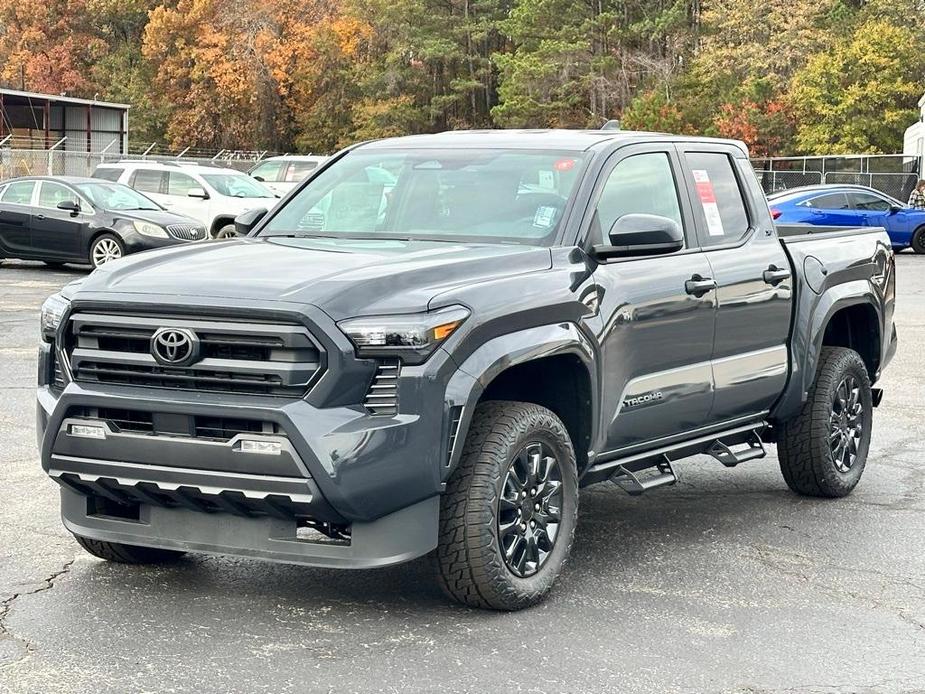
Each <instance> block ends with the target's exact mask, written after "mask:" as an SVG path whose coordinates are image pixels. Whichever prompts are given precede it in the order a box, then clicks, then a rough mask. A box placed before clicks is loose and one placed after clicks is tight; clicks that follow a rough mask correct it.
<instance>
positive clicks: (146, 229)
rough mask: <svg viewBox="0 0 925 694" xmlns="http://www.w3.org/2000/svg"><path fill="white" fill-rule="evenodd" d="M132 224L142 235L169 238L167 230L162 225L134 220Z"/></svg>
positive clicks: (153, 237)
mask: <svg viewBox="0 0 925 694" xmlns="http://www.w3.org/2000/svg"><path fill="white" fill-rule="evenodd" d="M132 226H134V227H135V231H137V232H138V233H139V234H141V235H142V236H149V237H151V238H152V239H169V238H170V234H168V233H167V230H166V229H165V228H164V227H162V226H158V225H157V224H152V223H151V222H142V221H140V220H135V221H134V222H132Z"/></svg>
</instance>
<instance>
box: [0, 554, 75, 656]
mask: <svg viewBox="0 0 925 694" xmlns="http://www.w3.org/2000/svg"><path fill="white" fill-rule="evenodd" d="M74 561H75V560H74V559H71V560H70V561H67V562H65V564H64V566H62V567H61V568H60V569H59V570H58V571H55V572H54V573H52V574H51V575H49V576H47V577H45V578H43V579H41V580H40V583H41V585H39V586H38V588H35V589H33V590H24V591H20V592H18V593H13V595H11V596H10V597H8V598H6V599H5V600H3V602H0V638H8V639H13V640H14V641H18V642H20V643H21V644H22V645H23V646H24V647H25V649H26V656H28V655H29V654H30V653H32V650H33V649H32V644H31V643H30V642H29V641H28V640H27V639H24V638H21V637H19V636H16V635H15V634H14V633H13V632H11V631H10V629H9V627H8V626H7V625H6V619H7V617H8V616H9V614H10V610H12V609H13V605H14V604H15V603H16V601H17V600H19V599H20V598H22V597H26V596H29V595H37V594H38V593H44V592H45V591H47V590H51V589H52V588H54V587H55V584H56V582H57V581H58V579H59V578H61V576H64V575H65V574H67V573H69V572H70V570H71V566H73V565H74ZM26 656H23V657H26ZM20 660H22V658H17V659H16V660H14V661H12V662H10V663H5V664H3V665H0V670H3V669H6V668H8V667H10V666H11V665H13V664H14V663H17V662H19V661H20Z"/></svg>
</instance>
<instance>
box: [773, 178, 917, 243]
mask: <svg viewBox="0 0 925 694" xmlns="http://www.w3.org/2000/svg"><path fill="white" fill-rule="evenodd" d="M768 204H769V205H770V206H771V214H772V215H773V217H774V219H776V220H777V221H778V222H782V223H788V224H794V223H804V224H819V225H822V226H852V227H861V226H871V227H884V228H885V229H886V231H887V233H888V234H889V235H890V241H891V242H892V244H893V248H895V249H896V250H897V251H901V250H903V249H904V248H910V247H911V248H912V250H914V251H915V252H916V253H925V210H916V209H913V208H911V207H909V206H908V205H906V204H905V203H902V202H900V201H899V200H897V199H895V198H891V197H890V196H889V195H887V194H886V193H881V192H880V191H878V190H874V189H873V188H867V187H866V186H849V185H846V186H838V185H821V186H806V187H804V188H792V189H790V190H785V191H782V192H780V193H774V194H773V195H770V196H768Z"/></svg>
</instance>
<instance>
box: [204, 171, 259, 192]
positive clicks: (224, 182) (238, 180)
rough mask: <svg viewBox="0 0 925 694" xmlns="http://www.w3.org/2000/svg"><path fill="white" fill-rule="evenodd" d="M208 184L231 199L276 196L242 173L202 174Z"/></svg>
mask: <svg viewBox="0 0 925 694" xmlns="http://www.w3.org/2000/svg"><path fill="white" fill-rule="evenodd" d="M202 177H203V178H204V179H205V181H206V183H208V184H209V185H210V186H212V187H213V188H215V190H217V191H218V192H219V193H221V194H222V195H227V196H228V197H231V198H274V197H276V195H275V194H274V193H273V191H271V190H270V189H269V188H267V187H266V186H265V185H263V184H262V183H261V182H260V181H256V180H254V179H253V178H251V177H250V176H247V175H245V174H242V173H233V174H226V173H216V174H202Z"/></svg>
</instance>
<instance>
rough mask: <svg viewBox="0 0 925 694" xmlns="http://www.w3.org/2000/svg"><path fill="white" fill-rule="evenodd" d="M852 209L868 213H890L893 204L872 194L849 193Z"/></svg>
mask: <svg viewBox="0 0 925 694" xmlns="http://www.w3.org/2000/svg"><path fill="white" fill-rule="evenodd" d="M848 200H849V202H850V203H851V209H853V210H864V211H866V212H888V211H889V209H890V207H892V204H891V203H890V202H889V201H888V200H884V199H883V198H881V197H879V196H877V195H871V194H870V193H848Z"/></svg>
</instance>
